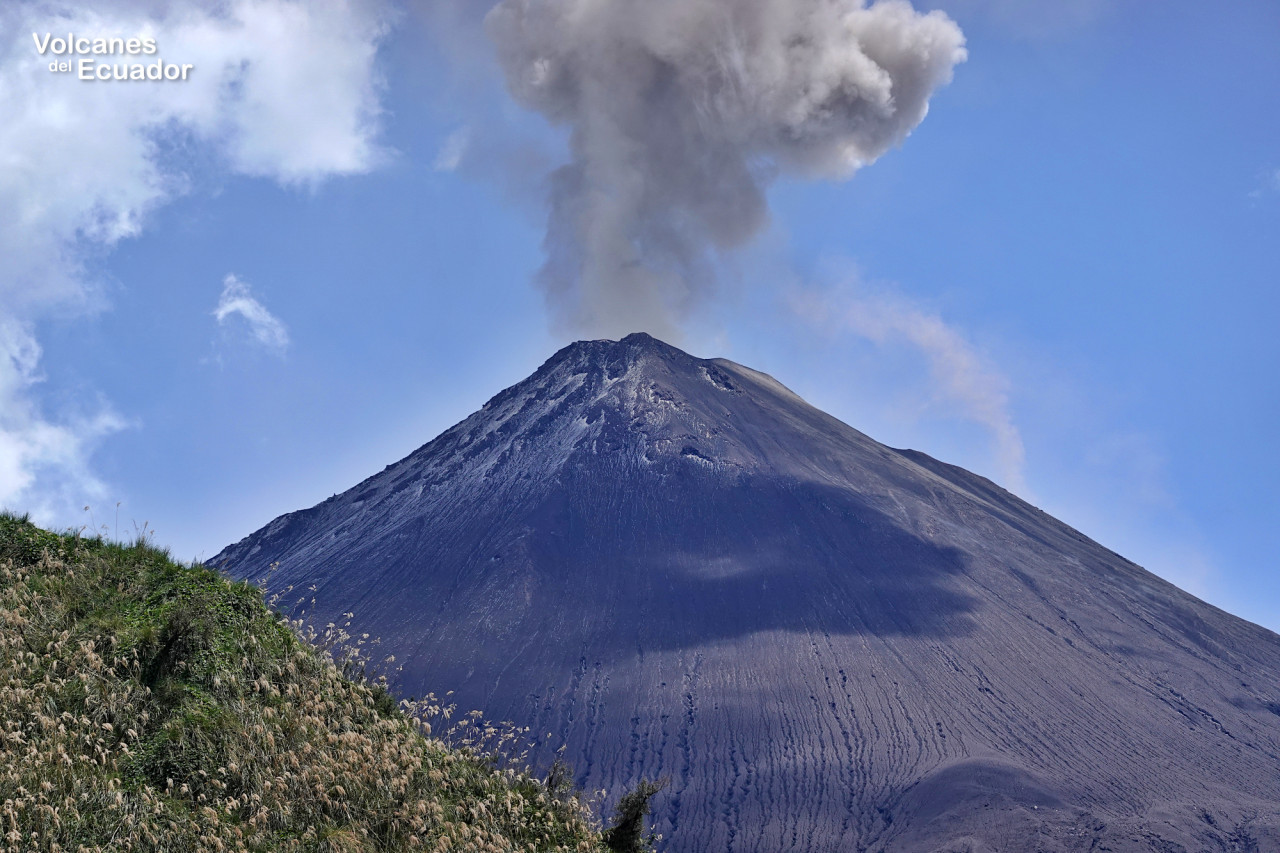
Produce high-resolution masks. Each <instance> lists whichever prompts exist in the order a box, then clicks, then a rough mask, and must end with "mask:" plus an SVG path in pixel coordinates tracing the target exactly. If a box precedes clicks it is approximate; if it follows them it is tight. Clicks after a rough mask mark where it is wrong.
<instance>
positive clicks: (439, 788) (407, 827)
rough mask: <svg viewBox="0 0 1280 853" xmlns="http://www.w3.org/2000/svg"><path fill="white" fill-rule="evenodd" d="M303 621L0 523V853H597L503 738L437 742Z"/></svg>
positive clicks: (584, 813)
mask: <svg viewBox="0 0 1280 853" xmlns="http://www.w3.org/2000/svg"><path fill="white" fill-rule="evenodd" d="M298 627H299V626H297V625H291V624H290V623H288V622H286V621H284V620H283V619H282V618H281V617H280V616H278V615H277V614H274V613H272V612H271V611H270V610H268V609H267V607H266V606H264V604H263V603H262V599H261V593H260V591H259V590H258V589H257V588H255V587H253V586H250V585H248V584H243V583H240V584H233V583H229V582H228V581H226V580H225V579H223V578H222V577H220V576H219V575H217V574H216V573H214V572H212V571H209V570H206V569H203V568H200V567H194V568H191V567H186V566H182V565H178V564H176V563H174V562H173V561H172V560H170V559H169V558H168V555H167V554H166V553H165V552H164V551H162V550H158V549H156V548H154V547H151V546H150V545H148V544H147V543H146V542H138V543H137V544H134V545H119V544H112V543H108V542H104V541H102V540H100V539H87V538H83V537H80V536H78V535H75V534H69V535H59V534H54V533H49V532H47V531H44V530H41V529H39V528H37V527H35V526H34V525H32V524H30V523H29V522H28V521H26V520H25V519H21V518H16V517H14V516H10V515H0V707H2V708H3V709H4V722H3V732H0V738H2V741H0V753H2V755H0V803H2V804H3V805H2V807H0V849H3V850H5V851H24V853H25V851H32V850H49V851H79V850H113V851H114V850H145V851H151V850H154V851H178V850H181V851H188V850H191V851H195V850H213V851H224V850H253V851H258V850H263V851H265V850H283V851H295V850H296V851H304V850H305V851H329V850H333V851H383V850H431V851H439V850H459V851H461V850H465V851H477V853H484V851H603V850H604V849H605V847H604V845H603V843H602V841H601V834H600V827H599V824H598V822H597V821H596V820H595V819H594V818H593V817H592V815H591V812H590V809H589V808H588V807H587V805H586V804H584V802H583V801H582V800H581V798H580V796H579V795H578V794H577V793H576V792H574V791H572V790H568V789H566V787H565V786H564V785H563V784H560V783H559V782H554V783H553V786H552V788H551V789H549V788H548V787H547V786H546V785H545V784H544V783H543V782H542V781H541V780H539V779H537V778H535V777H534V776H533V775H532V774H531V773H530V772H528V771H527V770H525V769H522V768H520V767H519V766H517V765H516V764H513V763H512V762H511V761H509V760H507V759H504V758H503V757H502V756H503V754H504V753H503V750H504V749H509V748H510V744H511V743H512V736H511V734H510V733H506V734H503V733H499V732H496V731H495V730H494V729H492V728H489V727H485V726H482V725H480V724H478V722H477V721H475V720H474V719H473V718H468V719H463V720H460V721H458V722H457V723H455V729H454V731H455V733H456V732H461V733H462V735H461V736H460V737H445V738H442V737H438V736H435V735H433V734H431V733H430V732H431V730H430V726H429V725H427V724H426V723H425V722H424V719H427V718H430V717H433V716H434V717H435V718H436V719H440V718H447V716H448V709H446V708H442V707H440V705H439V704H438V703H435V701H434V699H433V698H432V697H427V699H425V700H423V701H422V702H420V703H416V704H414V705H412V706H410V705H408V703H405V706H406V707H405V708H402V707H400V706H398V705H397V704H396V703H395V701H394V699H392V698H391V697H390V695H389V694H388V693H387V692H386V690H385V689H383V688H382V687H381V686H380V685H379V684H377V683H369V682H368V681H366V680H364V679H361V678H357V679H354V680H353V679H350V678H347V677H344V675H343V671H344V670H345V671H347V672H351V671H353V670H354V671H357V672H359V671H361V670H362V669H363V665H362V664H361V663H360V661H359V659H358V658H352V657H351V656H350V652H349V651H348V652H345V653H344V652H342V651H341V650H342V649H343V648H345V647H344V645H343V644H342V643H341V642H340V641H341V640H342V639H344V636H343V635H342V634H341V633H340V631H339V632H338V633H336V634H335V633H334V632H333V631H331V632H330V633H329V635H328V636H327V637H322V638H315V637H314V635H311V636H310V639H312V640H315V639H319V640H321V641H322V642H321V647H322V648H323V647H325V646H329V647H330V652H328V653H326V652H324V651H321V650H318V649H317V648H316V647H315V646H314V645H313V644H312V643H310V642H308V641H307V640H306V639H304V638H303V637H300V636H299V632H298ZM335 638H336V640H337V641H339V642H337V644H336V645H335V643H334V641H335ZM335 651H336V652H337V656H338V660H337V661H336V662H335V660H334V652H335ZM468 732H471V733H472V734H470V735H468V734H467V733H468ZM495 738H496V740H495Z"/></svg>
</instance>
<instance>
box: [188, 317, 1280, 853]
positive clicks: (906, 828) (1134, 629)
mask: <svg viewBox="0 0 1280 853" xmlns="http://www.w3.org/2000/svg"><path fill="white" fill-rule="evenodd" d="M277 561H278V562H279V569H278V571H276V572H275V573H274V574H273V575H272V577H271V581H270V586H271V587H272V588H277V589H278V588H280V587H282V586H285V585H293V586H294V588H295V589H301V588H305V587H307V586H310V585H312V584H314V585H315V587H316V589H315V592H314V593H312V594H311V595H314V598H315V600H316V605H315V607H314V609H313V612H312V613H311V614H310V615H311V616H312V617H314V618H317V619H318V621H320V622H321V624H323V623H324V622H325V621H328V620H329V619H334V618H336V617H337V615H338V614H340V613H342V612H345V611H354V612H355V614H356V621H357V623H358V624H359V625H360V626H361V630H366V631H369V632H370V633H372V634H374V635H377V636H380V637H381V638H382V640H383V648H384V649H386V650H387V651H390V652H394V653H395V654H396V656H397V658H398V659H399V660H400V661H402V662H404V663H405V664H406V667H405V670H404V676H403V684H402V687H403V689H404V691H405V692H408V693H420V692H423V691H425V690H428V689H429V690H434V691H435V692H436V693H441V692H443V691H445V690H449V689H452V690H455V691H456V694H455V697H454V698H455V699H456V700H457V701H458V703H459V704H460V706H461V707H462V710H466V709H468V708H472V707H475V708H482V709H484V710H485V712H486V713H487V714H488V715H489V716H490V717H491V718H493V719H510V720H513V721H516V722H517V723H519V724H521V725H528V726H531V727H532V730H533V733H535V734H539V735H540V734H542V733H547V732H550V733H554V735H555V737H553V738H552V739H551V741H550V746H548V747H546V748H544V749H543V751H542V753H541V754H537V753H535V757H537V758H540V759H541V760H547V759H549V757H550V756H549V750H550V749H554V747H555V746H556V745H558V743H559V742H561V740H562V741H563V742H567V744H568V752H567V758H568V760H569V761H570V762H571V763H572V764H573V766H574V767H575V768H576V769H577V771H578V773H579V779H580V781H583V782H585V784H586V785H587V786H589V787H591V788H599V787H607V788H608V789H610V791H611V792H612V793H613V794H614V795H615V796H616V795H618V794H620V793H621V792H622V790H623V789H624V788H625V787H627V786H629V785H631V784H634V782H635V780H636V779H638V778H639V777H640V776H648V777H657V776H664V775H666V776H670V777H671V780H672V784H671V787H670V788H669V789H668V791H667V792H666V793H664V794H663V795H661V796H660V798H659V800H658V801H657V802H656V803H655V808H656V816H657V821H658V828H659V830H660V831H661V832H663V833H664V834H665V835H666V836H667V838H668V839H669V842H668V845H667V849H668V850H670V851H677V853H693V851H699V853H701V851H760V853H775V851H793V850H794V851H836V850H840V851H845V850H848V851H853V850H901V851H929V850H947V851H995V850H1002V851H1018V850H1045V851H1056V850H1081V851H1085V850H1112V851H1125V850H1142V851H1146V850H1152V851H1180V850H1186V851H1199V850H1215V851H1216V850H1241V851H1243V850H1259V851H1261V850H1280V832H1278V831H1277V827H1280V681H1278V678H1277V677H1278V676H1280V637H1277V636H1276V635H1274V634H1272V633H1270V632H1269V631H1266V630H1264V629H1262V628H1259V627H1257V626H1256V625H1252V624H1249V623H1247V622H1244V621H1242V620H1240V619H1237V618H1235V617H1233V616H1230V615H1228V614H1226V613H1223V612H1222V611H1220V610H1217V609H1215V608H1213V607H1211V606H1209V605H1207V604H1205V603H1203V602H1201V601H1199V600H1197V599H1195V598H1193V597H1192V596H1190V595H1187V594H1186V593H1183V592H1181V591H1180V590H1178V589H1176V588H1175V587H1173V586H1171V585H1170V584H1168V583H1165V582H1164V581H1162V580H1160V579H1159V578H1157V577H1155V576H1153V575H1151V574H1149V573H1147V572H1146V571H1144V570H1142V569H1141V568H1139V567H1137V566H1135V565H1133V564H1132V563H1129V562H1128V561H1126V560H1124V559H1122V558H1121V557H1119V556H1117V555H1115V554H1113V553H1112V552H1110V551H1108V550H1107V549H1105V548H1103V547H1101V546H1099V545H1098V544H1096V543H1094V542H1092V541H1091V540H1089V539H1088V538H1086V537H1084V536H1083V535H1081V534H1080V533H1078V532H1076V531H1075V530H1072V529H1071V528H1069V527H1067V526H1066V525H1064V524H1062V523H1060V522H1058V521H1055V520H1054V519H1053V518H1050V517H1049V516H1047V515H1045V514H1044V513H1042V512H1040V511H1039V510H1037V509H1035V508H1034V507H1032V506H1030V505H1028V504H1026V503H1024V502H1023V501H1021V500H1019V499H1018V498H1016V497H1014V496H1013V495H1011V494H1009V493H1008V492H1005V491H1004V490H1002V489H1000V488H999V487H997V486H996V485H994V484H992V483H991V482H989V481H987V480H984V479H982V478H981V477H977V476H975V475H973V474H970V473H968V472H966V471H963V470H961V469H959V468H955V467H952V466H949V465H945V464H943V463H940V462H937V461H935V460H933V459H931V458H929V457H927V456H924V455H923V454H920V453H915V452H912V451H899V450H893V449H890V448H888V447H885V446H883V445H881V444H878V443H877V442H875V441H873V440H871V439H869V438H867V437H866V436H864V435H862V434H861V433H859V432H857V431H856V430H853V429H851V428H850V427H848V426H846V425H844V424H842V423H840V422H839V421H837V420H835V419H834V418H831V417H830V416H828V415H825V414H823V413H822V412H820V411H818V410H816V409H814V408H813V407H811V406H809V405H808V404H806V403H805V402H804V401H803V400H801V399H800V398H799V397H797V396H796V395H794V394H792V393H791V392H790V391H788V390H787V389H786V388H784V387H783V386H782V385H780V384H779V383H777V382H776V381H774V380H773V379H771V378H770V377H768V376H765V375H764V374H761V373H757V372H755V371H753V370H749V369H747V368H745V367H742V366H740V365H737V364H733V363H732V362H728V361H723V360H710V361H704V360H701V359H696V358H693V357H691V356H689V355H687V354H685V353H683V352H681V351H679V350H677V349H674V348H672V347H670V346H667V345H666V344H663V343H660V342H658V341H655V340H654V339H652V338H650V337H648V336H645V335H632V336H630V337H628V338H626V339H624V340H622V341H620V342H613V341H589V342H583V343H577V344H574V345H572V346H569V347H566V348H565V349H563V350H561V351H560V352H559V353H557V354H556V355H555V356H554V357H553V358H552V359H551V360H550V361H548V362H547V363H546V364H545V365H543V366H542V367H541V368H540V369H539V370H538V371H537V373H535V374H534V375H533V376H532V377H530V378H529V379H527V380H526V381H524V382H522V383H520V384H519V385H516V386H514V387H512V388H509V389H507V390H506V391H503V392H502V393H501V394H499V395H498V396H496V397H494V398H493V399H492V400H491V401H490V402H489V403H487V404H486V405H485V407H484V408H483V409H481V410H480V411H479V412H477V413H476V414H474V415H472V416H471V417H469V418H467V419H466V420H465V421H463V422H462V423H461V424H459V425H457V426H455V427H454V428H452V429H450V430H449V431H447V432H446V433H444V434H443V435H441V436H440V437H439V438H437V439H435V440H434V441H432V442H431V443H430V444H427V445H426V446H425V447H423V448H421V449H420V450H418V451H417V452H415V453H413V454H412V455H410V456H409V457H407V458H406V459H404V460H402V461H400V462H398V463H396V464H395V465H392V466H390V467H389V468H387V469H386V470H385V471H383V472H382V473H380V474H378V475H376V476H374V477H371V478H369V479H368V480H366V481H364V482H363V483H361V484H360V485H358V486H356V487H355V488H353V489H351V490H350V491H348V492H346V493H344V494H342V495H339V496H337V497H335V498H333V499H331V500H328V501H325V502H324V503H322V504H320V505H319V506H316V507H314V508H312V509H309V510H305V511H302V512H296V513H291V514H289V515H286V516H283V517H281V518H278V519H276V520H275V521H273V522H271V524H269V525H267V526H266V527H265V528H263V529H262V530H261V531H259V532H257V533H255V534H253V535H252V536H250V537H248V538H247V539H245V540H244V541H242V542H240V543H239V544H237V545H234V546H232V547H229V548H227V549H226V550H225V551H223V552H222V553H221V554H219V555H218V557H216V558H215V559H214V561H213V562H214V563H215V564H217V565H219V566H221V567H223V568H225V569H226V570H227V571H228V572H230V573H231V574H233V575H236V576H238V577H248V578H259V577H261V576H262V575H263V574H264V572H265V570H266V568H267V566H268V565H269V564H271V563H273V562H277Z"/></svg>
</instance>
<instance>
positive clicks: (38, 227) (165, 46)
mask: <svg viewBox="0 0 1280 853" xmlns="http://www.w3.org/2000/svg"><path fill="white" fill-rule="evenodd" d="M387 10H388V4H387V3H386V2H384V0H315V2H307V3H299V2H290V0H229V2H225V3H217V4H212V3H204V2H197V0H177V1H176V2H172V3H164V4H156V3H150V2H141V0H110V1H109V2H101V3H93V4H75V5H68V4H66V3H61V2H52V0H20V2H16V3H4V4H2V5H0V80H2V81H4V85H0V115H3V116H4V121H3V122H0V151H3V152H4V156H3V157H0V372H2V373H3V376H2V377H0V499H3V500H7V501H10V502H17V501H21V502H22V503H23V505H24V506H34V505H36V504H38V503H42V502H44V501H43V499H42V498H40V497H39V495H40V494H43V492H42V486H41V484H42V483H46V482H47V483H50V484H51V488H52V487H53V485H52V484H55V483H62V484H72V485H67V486H66V488H72V489H74V488H77V486H75V485H74V482H73V481H76V480H79V482H80V487H83V488H84V489H85V490H86V491H91V490H92V489H91V487H92V486H93V484H94V483H95V482H96V481H94V480H93V478H92V476H91V475H90V474H89V473H88V470H89V469H88V462H87V460H88V454H89V451H90V449H91V446H92V444H93V442H94V441H95V440H97V439H99V438H101V437H102V436H103V435H106V434H108V433H109V432H111V431H112V430H113V429H114V428H118V425H117V421H118V419H115V418H114V416H113V415H111V414H110V410H109V408H103V409H102V411H101V413H100V414H99V415H96V416H91V417H88V418H85V419H83V420H82V422H76V423H73V422H71V421H68V422H65V423H59V422H55V421H53V420H50V419H48V417H46V416H45V415H43V414H41V408H40V406H38V405H37V403H36V401H35V400H34V399H33V397H32V394H33V389H34V388H35V387H36V385H37V383H38V377H39V372H38V364H39V359H40V353H41V348H40V346H39V343H38V341H37V340H36V338H35V337H34V336H33V332H32V329H33V328H35V325H36V323H37V322H38V321H39V320H41V319H42V318H44V317H47V316H49V315H50V314H52V313H55V312H56V313H57V314H59V315H61V316H66V315H67V314H69V313H71V314H74V313H75V312H84V311H92V310H96V309H101V308H102V307H104V305H105V299H104V298H103V296H102V293H101V289H100V287H99V286H98V283H97V281H96V280H95V279H94V277H93V276H92V275H90V274H89V273H88V272H87V271H86V266H85V262H86V259H87V258H89V257H90V256H91V255H94V256H100V255H101V253H102V252H103V251H104V250H109V249H110V248H111V247H113V246H114V245H116V244H117V243H118V242H119V241H121V240H124V239H127V238H130V237H135V236H137V235H139V234H140V233H142V231H143V230H144V229H145V227H146V225H147V222H148V221H149V218H150V217H151V215H152V214H153V213H154V211H155V210H156V209H158V208H159V207H161V206H163V205H164V204H165V203H167V202H168V201H170V200H171V199H173V198H175V197H176V196H179V195H181V194H183V193H185V192H187V191H189V189H190V185H191V182H192V180H191V178H192V176H191V175H190V174H189V171H188V170H189V169H190V168H191V167H190V162H189V160H188V159H187V158H186V157H182V158H179V157H176V156H174V151H175V150H184V151H186V150H189V149H191V148H193V147H195V148H198V149H199V150H200V151H201V152H202V159H203V160H204V161H207V162H209V163H212V164H216V167H217V168H218V169H219V170H221V171H222V172H223V173H226V174H240V175H251V176H259V177H265V178H269V179H272V180H276V181H278V182H280V183H283V184H287V185H303V186H310V185H314V184H316V183H317V182H319V181H321V180H323V179H325V178H327V177H330V176H333V175H347V174H355V173H360V172H365V171H367V170H369V169H371V168H373V167H374V166H375V165H376V164H377V163H378V161H379V158H380V157H381V151H380V149H379V146H378V143H377V136H378V123H379V116H380V111H381V106H380V92H381V82H380V78H379V74H378V70H377V65H376V56H377V51H378V46H379V43H380V41H381V39H382V37H383V35H384V34H385V33H386V31H387V28H388V22H389V17H388V11H387ZM68 32H73V33H76V34H77V35H80V34H90V35H98V34H101V35H124V36H126V37H129V36H134V35H138V36H146V37H150V38H153V39H155V41H156V44H157V46H158V47H159V49H160V52H161V56H162V57H163V58H164V59H165V60H166V61H167V62H170V63H187V64H191V65H192V66H194V70H193V71H192V73H191V74H190V75H189V79H187V80H185V81H172V82H164V83H149V82H132V83H94V82H86V81H82V80H78V79H75V76H76V75H75V73H64V74H58V73H51V72H50V71H49V70H48V63H49V60H50V58H51V57H50V56H48V55H44V56H42V55H41V54H40V53H38V51H37V50H36V48H35V45H34V43H33V40H32V38H31V34H32V33H37V34H43V33H52V34H53V35H55V36H58V35H60V34H65V33H68ZM267 328H269V327H264V329H267ZM264 334H267V335H268V336H269V335H270V332H269V331H264ZM55 469H56V470H55ZM58 471H61V472H62V474H57V472H58ZM75 471H78V472H80V473H79V475H76V476H72V475H71V474H70V473H68V472H75ZM64 475H65V476H64ZM57 488H58V489H60V488H62V487H61V486H58V487H57ZM56 490H57V489H55V491H56ZM75 501H76V502H80V501H81V498H79V497H77V498H76V499H75ZM81 505H83V504H81ZM15 508H19V507H15Z"/></svg>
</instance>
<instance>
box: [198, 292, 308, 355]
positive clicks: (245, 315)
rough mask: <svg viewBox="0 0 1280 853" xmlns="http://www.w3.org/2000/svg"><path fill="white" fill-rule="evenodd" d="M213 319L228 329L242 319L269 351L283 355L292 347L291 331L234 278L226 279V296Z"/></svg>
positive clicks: (220, 298)
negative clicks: (237, 319) (290, 341)
mask: <svg viewBox="0 0 1280 853" xmlns="http://www.w3.org/2000/svg"><path fill="white" fill-rule="evenodd" d="M213 316H214V317H215V318H216V319H217V321H218V325H219V326H224V327H225V326H228V325H230V324H233V323H235V322H236V318H239V319H240V320H241V321H242V322H243V324H244V325H245V326H246V327H247V329H248V332H249V335H250V336H251V337H252V338H253V340H255V341H257V342H258V343H259V344H261V345H262V346H264V347H266V348H267V349H269V350H274V351H275V352H277V353H283V352H284V351H285V350H286V349H287V348H288V346H289V332H288V330H287V329H286V328H285V327H284V323H281V322H280V320H279V319H277V318H276V317H275V315H273V314H272V313H271V312H270V311H268V310H267V309H266V306H264V305H263V304H262V303H261V302H259V301H258V300H257V298H256V297H255V296H254V295H253V291H252V290H251V289H250V287H249V285H248V284H246V283H245V282H243V281H241V280H240V279H238V278H236V277H235V276H234V275H228V276H227V277H226V278H224V279H223V280H222V296H221V297H219V299H218V307H217V308H215V309H214V310H213Z"/></svg>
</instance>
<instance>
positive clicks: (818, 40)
mask: <svg viewBox="0 0 1280 853" xmlns="http://www.w3.org/2000/svg"><path fill="white" fill-rule="evenodd" d="M485 23H486V28H487V30H488V33H489V36H490V38H491V39H492V40H493V42H494V44H495V45H496V46H497V49H498V54H499V57H500V60H501V63H502V67H503V70H504V72H505V74H506V78H507V84H508V86H509V88H510V90H511V92H512V94H513V95H514V96H515V98H516V99H517V100H518V101H519V102H520V103H522V104H523V105H525V106H527V107H529V108H530V109H533V110H536V111H538V112H539V113H541V114H542V115H544V116H546V118H547V119H549V120H550V121H552V122H554V123H556V124H561V125H565V126H567V127H568V128H569V129H570V131H571V137H570V144H571V149H572V157H571V160H570V162H569V163H568V164H566V165H565V166H563V167H561V168H559V169H558V170H556V171H555V172H554V173H553V174H552V176H551V184H550V212H549V215H548V223H547V235H546V250H547V262H546V265H545V266H544V267H543V269H542V271H541V273H540V279H541V284H542V285H543V287H544V288H545V289H546V292H547V295H548V300H549V302H550V304H551V306H552V309H553V311H554V313H555V315H556V319H557V322H558V323H559V325H560V326H561V327H562V329H563V330H565V331H575V332H578V331H588V332H591V333H596V334H605V335H616V334H621V333H625V332H629V331H634V330H636V329H646V330H649V331H653V332H655V333H658V334H664V333H665V334H672V333H673V332H675V331H676V329H675V327H676V325H677V324H678V323H679V321H680V319H681V318H682V317H683V316H684V315H685V313H686V312H687V311H688V310H689V309H690V308H691V307H692V306H693V305H694V304H695V303H696V302H697V301H698V300H699V298H701V297H702V296H704V295H705V294H706V293H707V292H709V290H710V289H711V288H713V287H714V281H715V276H714V272H713V269H714V267H713V265H714V253H715V251H717V250H724V249H729V248H732V247H734V246H739V245H741V244H743V243H744V242H746V241H747V240H749V239H750V238H751V237H752V236H754V235H755V234H757V233H758V232H759V231H760V230H761V228H763V227H764V225H765V224H766V222H767V220H768V208H767V204H766V201H765V196H764V192H765V189H766V187H767V185H768V184H769V182H770V181H771V180H772V179H773V178H774V177H775V176H776V175H778V174H779V173H783V174H794V175H797V176H802V177H807V178H828V179H843V178H847V177H849V176H851V175H852V174H853V173H854V172H855V171H857V170H858V169H859V168H860V167H862V166H865V165H867V164H868V163H871V162H872V161H874V160H875V159H876V158H878V157H879V156H880V155H881V154H883V153H884V152H885V151H887V150H888V149H889V148H891V147H893V146H895V145H897V144H898V143H900V142H901V141H902V140H903V139H904V138H905V137H906V136H907V134H909V133H910V132H911V130H912V129H913V128H915V126H916V125H917V124H919V123H920V121H921V119H923V118H924V116H925V113H926V112H927V110H928V102H929V97H930V95H931V94H932V93H933V92H934V90H935V89H937V88H938V87H939V86H941V85H943V84H945V83H946V82H948V81H949V80H950V79H951V73H952V69H953V68H954V67H955V65H956V64H957V63H958V62H961V61H963V60H964V58H965V50H964V35H963V34H962V33H961V32H960V28H959V27H958V26H956V24H955V23H954V22H953V21H952V20H951V19H950V18H948V17H947V16H946V15H944V14H943V13H941V12H931V13H929V14H920V13H918V12H916V11H915V10H914V9H913V8H912V7H911V5H910V4H909V3H907V2H905V0H883V2H879V3H875V4H873V5H871V6H866V5H865V4H864V3H863V2H861V0H502V2H500V3H499V4H498V5H497V6H496V7H495V8H494V9H493V10H492V11H490V13H489V15H488V17H487V19H486V22H485Z"/></svg>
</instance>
